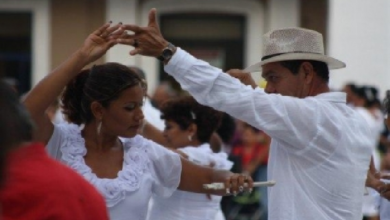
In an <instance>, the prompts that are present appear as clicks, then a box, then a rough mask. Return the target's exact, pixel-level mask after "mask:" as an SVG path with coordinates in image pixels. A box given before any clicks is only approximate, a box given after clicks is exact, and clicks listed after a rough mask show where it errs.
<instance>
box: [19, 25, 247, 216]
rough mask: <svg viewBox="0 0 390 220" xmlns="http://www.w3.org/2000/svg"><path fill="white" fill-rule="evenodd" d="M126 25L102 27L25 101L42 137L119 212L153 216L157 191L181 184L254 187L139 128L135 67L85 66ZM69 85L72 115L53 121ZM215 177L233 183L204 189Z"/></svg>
mask: <svg viewBox="0 0 390 220" xmlns="http://www.w3.org/2000/svg"><path fill="white" fill-rule="evenodd" d="M122 33H123V30H122V29H121V24H117V25H114V26H111V23H108V24H106V25H104V26H102V27H100V28H99V29H97V30H96V31H94V32H93V33H92V34H90V35H89V36H88V37H87V39H86V40H85V41H84V44H83V45H82V46H81V47H80V48H79V49H78V50H77V51H76V52H75V53H73V54H72V55H71V56H70V57H69V58H68V59H67V60H66V61H65V62H64V63H62V64H61V65H60V66H59V67H58V68H56V69H55V70H54V71H53V72H52V73H50V74H49V75H47V76H46V77H45V78H44V79H43V80H41V81H40V82H39V83H38V85H36V86H35V87H34V88H33V89H32V90H31V91H30V92H29V93H28V94H27V95H26V98H25V99H24V104H25V106H26V107H27V109H28V111H29V112H30V114H31V116H32V118H33V120H34V121H35V123H36V125H37V129H36V131H37V132H36V134H35V139H36V140H40V141H43V142H44V143H47V149H48V152H49V154H50V155H51V156H53V157H55V158H56V159H58V160H60V161H61V162H63V163H65V164H67V165H68V166H70V167H71V168H73V169H74V170H76V171H77V172H78V173H80V174H81V175H82V176H83V177H85V178H86V179H87V180H88V181H89V182H91V183H92V184H93V185H94V186H95V187H96V188H97V189H98V190H99V191H100V193H102V195H103V196H104V198H105V200H106V204H107V207H108V209H109V214H110V219H112V220H125V219H131V220H141V219H142V220H143V219H145V218H146V213H147V204H148V202H149V199H150V197H151V196H152V194H156V195H160V196H170V195H171V194H172V193H173V192H174V191H175V190H176V189H180V190H185V191H192V192H198V193H217V194H219V195H224V194H226V193H229V191H231V192H233V191H236V192H237V191H238V190H239V189H242V188H243V187H244V183H245V182H248V184H249V187H248V188H251V187H252V179H251V178H250V177H248V176H245V175H242V174H233V173H231V172H228V171H224V170H216V169H211V168H207V167H203V166H199V165H196V164H194V163H192V162H190V161H188V160H185V159H183V158H181V157H180V156H178V154H176V153H173V152H171V151H169V150H167V149H165V148H164V147H162V146H160V145H158V144H156V143H154V142H152V141H150V140H147V139H145V138H143V137H142V136H139V135H137V133H138V130H139V128H140V126H141V124H142V121H143V118H144V116H143V113H142V105H143V100H144V97H145V90H144V84H143V83H142V80H141V79H140V78H139V76H138V75H137V74H136V73H135V72H134V71H132V70H131V69H130V68H128V67H126V66H124V65H121V64H117V63H107V64H102V65H97V66H94V67H92V68H90V69H85V70H82V69H83V68H84V67H85V66H86V65H88V64H90V63H92V62H94V61H96V60H97V59H99V58H100V57H102V56H103V55H104V54H105V53H106V51H107V50H108V49H110V48H111V47H112V46H114V45H115V44H116V37H115V36H120V35H121V34H122ZM114 35H115V36H114ZM65 87H66V90H65V91H64V93H63V95H62V105H63V106H62V107H63V109H64V114H65V116H66V117H67V120H68V121H69V122H70V123H69V124H68V123H63V124H59V125H53V124H52V123H51V122H50V120H49V119H48V117H47V114H45V111H46V109H47V108H48V107H49V106H50V104H51V103H52V102H53V101H54V100H55V99H56V98H57V96H59V95H60V93H61V92H62V90H63V89H64V88H65ZM211 182H224V183H225V186H226V190H220V191H207V190H205V189H203V184H206V183H211ZM53 184H55V183H53Z"/></svg>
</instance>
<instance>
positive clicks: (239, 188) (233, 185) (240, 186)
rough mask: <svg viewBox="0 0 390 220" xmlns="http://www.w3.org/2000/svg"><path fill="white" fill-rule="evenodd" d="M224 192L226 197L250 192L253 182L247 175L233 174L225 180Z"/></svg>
mask: <svg viewBox="0 0 390 220" xmlns="http://www.w3.org/2000/svg"><path fill="white" fill-rule="evenodd" d="M224 184H225V190H226V194H227V195H231V194H233V195H234V196H236V195H237V193H242V192H244V191H247V192H252V190H253V180H252V177H251V176H249V175H247V174H237V173H235V174H233V175H231V176H230V177H229V178H227V179H226V180H225V183H224Z"/></svg>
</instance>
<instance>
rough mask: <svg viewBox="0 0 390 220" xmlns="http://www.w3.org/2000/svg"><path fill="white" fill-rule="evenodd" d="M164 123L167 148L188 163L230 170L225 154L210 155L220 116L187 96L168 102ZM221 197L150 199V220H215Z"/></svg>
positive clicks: (178, 193) (194, 195)
mask: <svg viewBox="0 0 390 220" xmlns="http://www.w3.org/2000/svg"><path fill="white" fill-rule="evenodd" d="M161 113H162V116H161V118H162V119H164V120H165V130H164V132H163V133H162V134H161V135H163V136H164V137H165V140H166V145H167V146H168V147H169V148H171V149H173V150H174V151H177V152H178V153H179V154H181V155H182V156H183V157H185V158H187V159H188V160H190V161H192V162H194V163H197V164H199V165H203V166H212V167H213V168H216V169H223V170H230V169H231V167H232V165H233V163H232V162H231V161H229V160H228V159H227V154H226V153H213V151H212V149H211V148H210V144H209V142H210V138H211V136H212V134H213V132H214V131H215V130H216V129H217V128H218V125H219V123H220V120H221V116H222V114H221V113H220V112H217V111H216V110H214V109H212V108H210V107H206V106H203V105H200V104H198V103H197V102H196V101H195V99H193V98H192V97H190V96H187V97H182V98H176V99H171V100H169V101H167V102H165V103H164V104H163V105H162V108H161ZM221 199H222V197H221V196H211V195H207V194H201V193H192V192H184V191H182V190H176V191H175V192H174V193H173V194H172V196H170V197H168V198H164V197H161V196H158V195H155V196H153V205H152V207H151V212H150V216H149V219H150V220H154V219H159V220H182V219H186V220H215V219H216V216H217V213H218V212H221V208H220V202H221Z"/></svg>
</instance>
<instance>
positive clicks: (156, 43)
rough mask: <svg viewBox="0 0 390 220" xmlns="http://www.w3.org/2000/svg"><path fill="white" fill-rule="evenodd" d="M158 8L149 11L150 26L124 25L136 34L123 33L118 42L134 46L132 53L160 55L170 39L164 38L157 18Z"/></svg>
mask: <svg viewBox="0 0 390 220" xmlns="http://www.w3.org/2000/svg"><path fill="white" fill-rule="evenodd" d="M156 13H157V11H156V9H152V10H151V11H150V12H149V22H148V26H146V27H140V26H138V25H124V26H123V29H125V30H128V31H132V32H133V33H134V34H123V35H122V36H121V37H120V38H118V40H117V42H118V43H120V44H125V45H129V46H133V47H134V49H133V50H131V51H130V55H132V56H134V55H136V54H140V55H144V56H151V57H158V56H160V55H161V52H162V51H163V50H164V48H165V47H167V46H168V41H167V40H165V39H164V37H163V36H162V34H161V32H160V28H159V26H158V22H157V19H156Z"/></svg>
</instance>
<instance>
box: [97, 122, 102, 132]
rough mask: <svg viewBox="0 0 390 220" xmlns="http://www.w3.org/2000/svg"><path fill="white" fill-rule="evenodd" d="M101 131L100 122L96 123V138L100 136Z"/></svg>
mask: <svg viewBox="0 0 390 220" xmlns="http://www.w3.org/2000/svg"><path fill="white" fill-rule="evenodd" d="M101 130H102V121H100V122H99V123H98V126H97V129H96V131H97V135H98V136H99V135H100V132H101Z"/></svg>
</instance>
